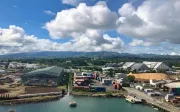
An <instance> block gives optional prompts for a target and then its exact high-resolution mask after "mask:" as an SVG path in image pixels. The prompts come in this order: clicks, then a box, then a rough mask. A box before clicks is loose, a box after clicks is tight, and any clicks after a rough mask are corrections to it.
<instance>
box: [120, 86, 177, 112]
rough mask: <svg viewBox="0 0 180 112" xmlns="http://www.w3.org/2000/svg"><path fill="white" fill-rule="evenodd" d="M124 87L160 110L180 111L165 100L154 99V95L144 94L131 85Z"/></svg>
mask: <svg viewBox="0 0 180 112" xmlns="http://www.w3.org/2000/svg"><path fill="white" fill-rule="evenodd" d="M123 89H125V90H126V91H128V93H129V94H135V95H136V96H138V97H140V98H143V99H144V100H146V102H147V103H148V104H150V105H152V106H154V107H156V108H158V109H159V110H161V111H164V112H180V109H178V108H176V107H174V106H172V105H169V104H167V103H165V102H162V101H160V100H155V99H153V98H152V97H150V96H148V95H146V94H144V93H143V92H141V91H138V90H136V89H134V88H130V87H123Z"/></svg>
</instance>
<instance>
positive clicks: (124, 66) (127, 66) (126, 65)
mask: <svg viewBox="0 0 180 112" xmlns="http://www.w3.org/2000/svg"><path fill="white" fill-rule="evenodd" d="M134 64H135V62H126V63H125V64H124V65H123V66H122V68H123V69H128V68H130V67H131V66H132V65H134Z"/></svg>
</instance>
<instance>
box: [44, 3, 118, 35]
mask: <svg viewBox="0 0 180 112" xmlns="http://www.w3.org/2000/svg"><path fill="white" fill-rule="evenodd" d="M117 19H118V15H117V14H116V13H115V12H112V11H111V10H109V8H108V7H107V5H106V3H105V2H98V3H97V4H96V5H94V6H87V5H86V4H85V3H81V4H79V6H77V7H76V8H71V9H67V10H63V11H61V12H58V13H57V16H56V18H55V19H54V20H52V21H50V22H47V23H46V24H45V28H46V29H47V30H48V31H49V33H50V36H51V37H53V38H63V37H68V36H70V37H74V35H76V34H84V33H85V32H86V31H87V30H89V29H93V30H94V29H96V30H110V29H114V28H116V21H117Z"/></svg>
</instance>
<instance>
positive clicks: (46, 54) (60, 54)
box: [0, 51, 180, 59]
mask: <svg viewBox="0 0 180 112" xmlns="http://www.w3.org/2000/svg"><path fill="white" fill-rule="evenodd" d="M66 57H129V58H133V57H134V58H135V57H138V58H176V59H177V58H178V59H180V56H172V55H156V54H129V53H117V52H107V51H101V52H71V51H43V52H24V53H13V54H5V55H0V58H1V59H10V58H66Z"/></svg>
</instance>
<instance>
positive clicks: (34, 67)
mask: <svg viewBox="0 0 180 112" xmlns="http://www.w3.org/2000/svg"><path fill="white" fill-rule="evenodd" d="M26 68H29V69H37V68H40V66H39V65H38V64H26Z"/></svg>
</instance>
